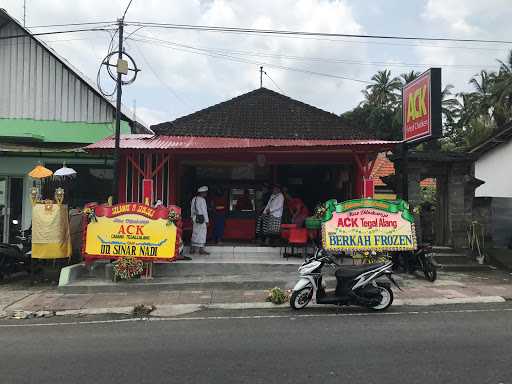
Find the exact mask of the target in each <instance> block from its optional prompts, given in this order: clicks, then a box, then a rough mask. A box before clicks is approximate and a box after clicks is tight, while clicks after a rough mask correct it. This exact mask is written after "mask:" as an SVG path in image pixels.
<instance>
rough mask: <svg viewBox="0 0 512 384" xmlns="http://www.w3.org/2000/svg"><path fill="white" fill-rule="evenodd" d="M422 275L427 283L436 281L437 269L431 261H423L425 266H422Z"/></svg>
mask: <svg viewBox="0 0 512 384" xmlns="http://www.w3.org/2000/svg"><path fill="white" fill-rule="evenodd" d="M423 274H424V275H425V279H427V280H428V281H431V282H434V281H436V279H437V269H436V266H435V265H434V264H433V263H432V260H430V259H427V260H425V265H424V266H423Z"/></svg>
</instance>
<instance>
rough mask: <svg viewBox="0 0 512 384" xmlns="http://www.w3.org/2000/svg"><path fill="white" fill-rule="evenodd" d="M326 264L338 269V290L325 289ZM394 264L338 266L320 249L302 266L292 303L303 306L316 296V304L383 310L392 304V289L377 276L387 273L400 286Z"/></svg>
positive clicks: (389, 262) (295, 305)
mask: <svg viewBox="0 0 512 384" xmlns="http://www.w3.org/2000/svg"><path fill="white" fill-rule="evenodd" d="M324 266H329V267H332V268H334V269H336V271H335V273H334V275H335V276H336V289H335V290H334V291H332V292H328V291H326V284H325V282H324V281H323V273H322V269H323V267H324ZM392 266H393V263H392V262H391V261H388V262H385V263H377V264H371V265H352V266H339V265H338V264H337V263H336V262H335V261H334V260H333V258H332V257H331V256H330V255H329V254H328V253H327V252H326V251H325V250H321V249H318V250H317V251H316V252H315V254H314V255H313V257H311V258H309V259H307V260H306V261H305V262H304V263H302V265H301V266H300V268H299V274H300V279H299V281H298V282H297V283H296V284H295V287H294V288H293V291H292V295H291V297H290V306H291V307H292V308H293V309H302V308H304V307H305V306H306V305H308V303H309V302H310V301H311V299H312V298H313V297H315V298H316V302H317V304H334V305H358V306H362V307H367V308H371V309H373V310H375V311H383V310H385V309H387V308H388V307H389V306H390V305H391V304H392V303H393V291H392V290H391V286H390V284H389V283H388V282H386V281H377V279H378V278H380V277H383V276H385V277H387V278H388V280H389V281H390V282H392V283H393V284H394V285H395V286H396V287H397V288H398V289H400V287H399V286H398V284H397V283H396V281H395V280H394V279H393V277H392V273H393V272H392Z"/></svg>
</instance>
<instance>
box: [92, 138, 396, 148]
mask: <svg viewBox="0 0 512 384" xmlns="http://www.w3.org/2000/svg"><path fill="white" fill-rule="evenodd" d="M398 143H399V141H385V140H357V139H356V140H300V139H250V138H245V139H242V138H235V137H204V136H160V135H121V141H120V147H121V149H152V150H166V149H176V150H201V149H210V150H214V149H218V150H233V151H236V150H247V149H264V148H281V149H282V148H298V147H302V148H315V147H324V148H325V147H330V148H331V149H341V148H351V147H365V148H368V147H379V149H380V150H387V149H391V148H393V147H394V146H395V145H396V144H398ZM113 148H114V139H113V137H109V138H106V139H104V140H101V141H99V142H97V143H95V144H91V145H89V146H87V147H86V149H87V150H92V151H94V150H108V149H113Z"/></svg>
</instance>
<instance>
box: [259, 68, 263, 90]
mask: <svg viewBox="0 0 512 384" xmlns="http://www.w3.org/2000/svg"><path fill="white" fill-rule="evenodd" d="M260 88H263V67H260Z"/></svg>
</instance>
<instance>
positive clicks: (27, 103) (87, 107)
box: [0, 8, 147, 130]
mask: <svg viewBox="0 0 512 384" xmlns="http://www.w3.org/2000/svg"><path fill="white" fill-rule="evenodd" d="M0 25H1V26H2V27H1V28H0V37H2V38H6V37H9V36H18V35H23V34H26V36H25V37H19V38H16V39H4V40H1V41H0V85H1V87H0V89H1V90H2V92H0V117H3V118H32V119H36V120H60V121H73V122H75V121H82V122H88V123H103V122H111V121H112V120H113V118H114V112H115V102H114V101H113V100H112V99H109V98H107V97H105V96H103V95H102V94H101V92H100V91H99V90H98V88H97V86H96V83H95V82H94V81H92V80H91V79H89V78H88V77H87V76H85V74H83V73H82V72H81V71H79V70H78V69H77V68H76V67H75V66H73V65H72V64H71V63H70V62H69V61H67V60H66V58H64V57H63V56H61V55H60V54H58V53H57V52H56V51H55V50H54V49H53V48H52V47H51V46H49V45H48V44H47V43H45V42H44V40H42V39H40V38H38V37H37V36H33V35H32V33H31V32H30V31H29V30H28V29H27V28H25V27H23V25H22V24H21V23H20V22H19V21H18V20H16V19H15V18H14V17H12V16H10V15H9V14H8V13H7V11H5V10H4V9H1V8H0ZM121 112H122V114H123V115H124V116H125V118H126V120H127V121H132V120H133V119H132V118H131V116H132V115H133V112H131V110H130V109H129V108H127V107H126V106H124V105H122V106H121ZM137 123H139V124H140V125H142V126H143V127H144V129H145V130H147V128H146V124H145V123H143V122H142V121H141V120H140V119H139V118H137Z"/></svg>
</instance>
